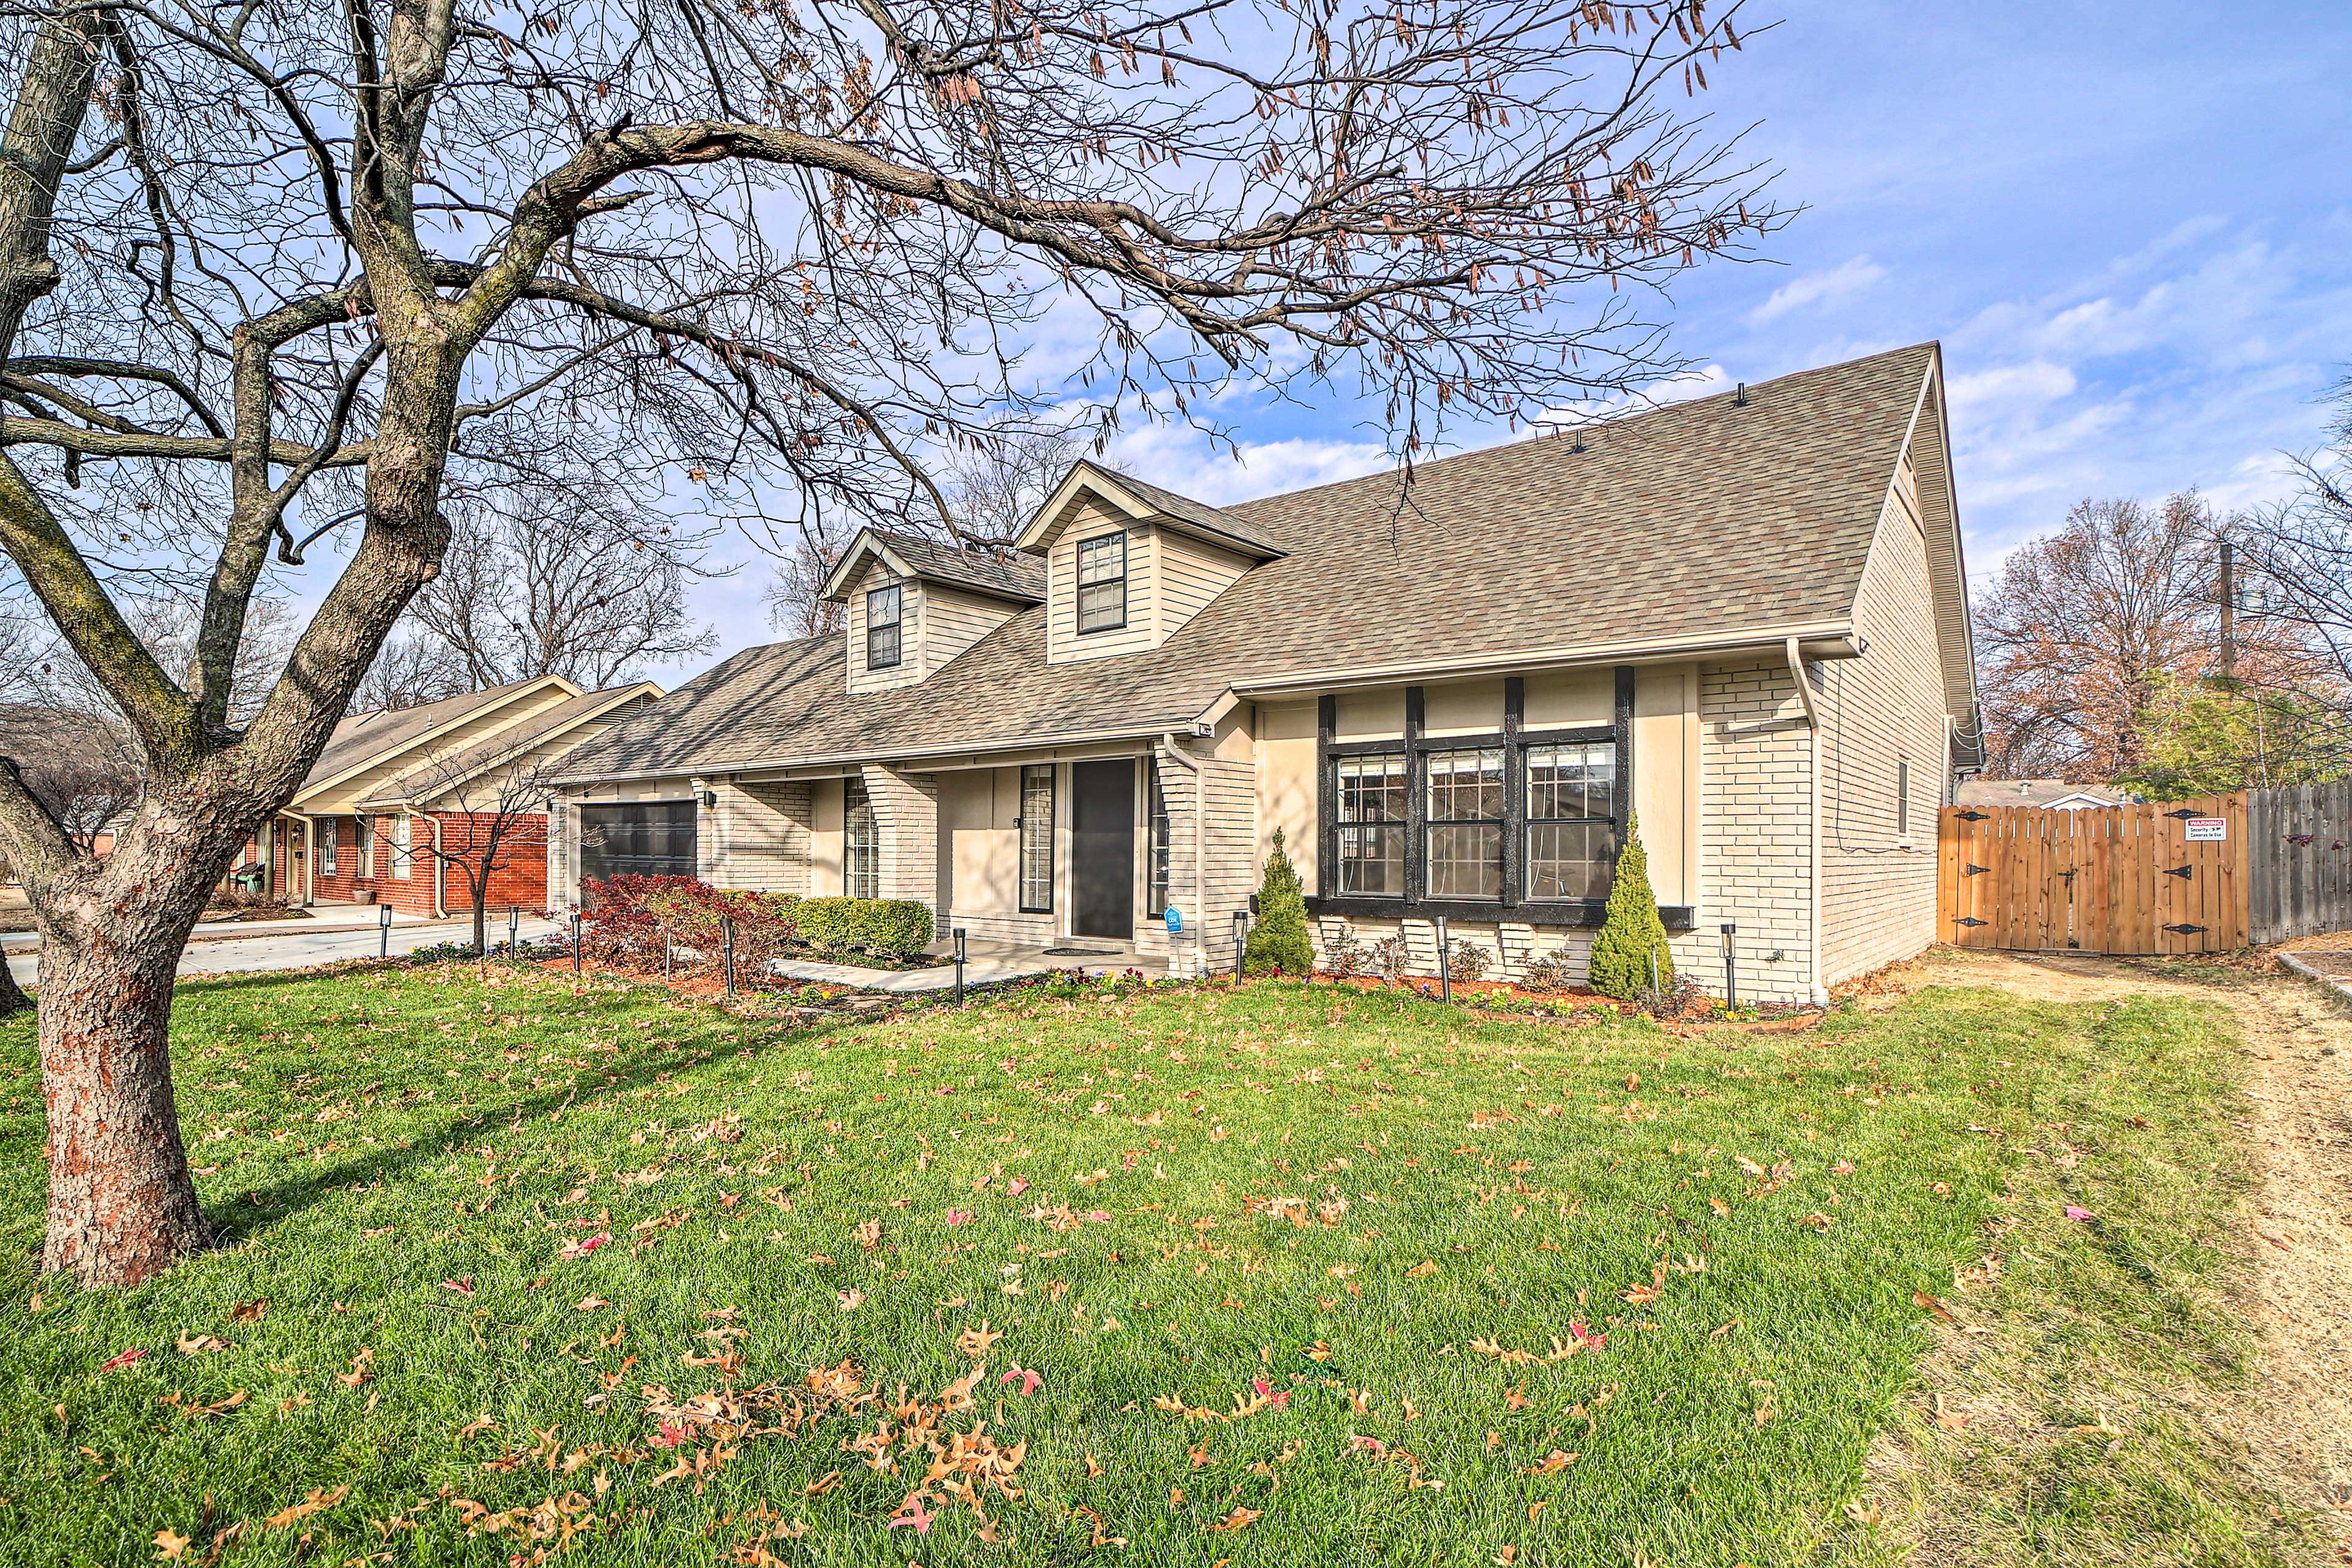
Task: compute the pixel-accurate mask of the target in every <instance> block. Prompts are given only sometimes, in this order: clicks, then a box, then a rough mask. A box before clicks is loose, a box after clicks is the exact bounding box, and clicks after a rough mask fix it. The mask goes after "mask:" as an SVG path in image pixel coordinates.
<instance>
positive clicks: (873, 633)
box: [866, 583, 906, 669]
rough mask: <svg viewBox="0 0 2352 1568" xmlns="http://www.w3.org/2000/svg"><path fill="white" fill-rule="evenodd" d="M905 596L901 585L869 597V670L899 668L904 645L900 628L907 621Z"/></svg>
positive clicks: (867, 613)
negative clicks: (900, 651) (900, 588)
mask: <svg viewBox="0 0 2352 1568" xmlns="http://www.w3.org/2000/svg"><path fill="white" fill-rule="evenodd" d="M905 604H906V600H905V596H904V595H901V594H900V593H899V591H898V584H896V583H893V584H890V585H889V586H888V587H887V588H877V589H874V590H873V591H872V592H871V593H868V594H867V595H866V668H868V669H896V668H898V655H899V650H900V647H901V646H902V644H901V640H900V637H899V626H900V623H901V621H902V620H903V618H904V606H905Z"/></svg>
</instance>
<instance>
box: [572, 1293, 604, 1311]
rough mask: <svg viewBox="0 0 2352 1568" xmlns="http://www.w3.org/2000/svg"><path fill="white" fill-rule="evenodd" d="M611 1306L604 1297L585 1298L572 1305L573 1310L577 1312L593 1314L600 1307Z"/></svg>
mask: <svg viewBox="0 0 2352 1568" xmlns="http://www.w3.org/2000/svg"><path fill="white" fill-rule="evenodd" d="M611 1305H612V1303H611V1302H610V1301H607V1300H604V1297H602V1296H583V1297H581V1298H580V1300H577V1301H575V1302H573V1303H572V1310H573V1311H575V1312H593V1311H594V1310H596V1309H597V1308H599V1307H609V1306H611Z"/></svg>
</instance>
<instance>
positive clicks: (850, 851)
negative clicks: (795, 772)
mask: <svg viewBox="0 0 2352 1568" xmlns="http://www.w3.org/2000/svg"><path fill="white" fill-rule="evenodd" d="M841 805H842V813H841V825H842V834H841V843H842V854H841V890H842V891H843V892H845V893H846V894H848V895H849V896H850V897H851V898H853V899H878V898H880V897H881V896H882V834H881V827H880V825H879V824H878V823H877V822H876V821H875V820H874V799H873V797H872V796H871V795H867V794H866V782H865V781H864V780H863V779H845V780H844V781H843V782H842V786H841Z"/></svg>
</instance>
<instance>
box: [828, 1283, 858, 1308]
mask: <svg viewBox="0 0 2352 1568" xmlns="http://www.w3.org/2000/svg"><path fill="white" fill-rule="evenodd" d="M834 1299H835V1300H836V1301H838V1302H839V1303H840V1304H841V1310H843V1311H845V1312H854V1311H856V1310H857V1309H858V1308H860V1307H862V1306H864V1305H865V1304H866V1292H865V1291H863V1290H860V1289H857V1288H856V1286H854V1285H853V1286H851V1287H850V1288H849V1289H846V1290H836V1291H835V1292H834Z"/></svg>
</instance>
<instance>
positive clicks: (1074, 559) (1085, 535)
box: [1045, 497, 1158, 664]
mask: <svg viewBox="0 0 2352 1568" xmlns="http://www.w3.org/2000/svg"><path fill="white" fill-rule="evenodd" d="M1065 515H1066V520H1067V521H1066V523H1065V524H1064V526H1063V528H1062V531H1060V532H1059V533H1057V534H1055V536H1054V540H1053V542H1052V543H1051V544H1050V545H1049V546H1048V547H1047V548H1046V551H1045V594H1046V599H1045V658H1046V659H1047V661H1048V662H1049V663H1054V664H1062V663H1066V662H1068V661H1070V660H1073V659H1081V658H1109V657H1110V656H1112V655H1114V654H1122V653H1140V652H1142V651H1144V650H1145V649H1147V648H1150V647H1153V646H1155V644H1156V643H1157V641H1158V637H1157V626H1156V625H1155V623H1154V620H1153V618H1152V605H1153V599H1152V594H1153V581H1154V570H1155V565H1156V557H1157V550H1156V546H1155V541H1154V533H1155V531H1154V530H1153V529H1151V528H1150V527H1149V526H1148V525H1144V524H1139V523H1133V522H1130V521H1129V520H1128V519H1127V518H1125V517H1123V516H1121V515H1120V514H1118V513H1116V512H1113V511H1111V510H1109V509H1108V508H1107V507H1105V506H1103V505H1102V504H1101V503H1100V502H1098V501H1096V500H1091V499H1090V498H1083V497H1082V498H1080V499H1078V500H1074V501H1073V502H1072V503H1071V504H1070V505H1069V506H1068V507H1067V508H1066V509H1065ZM1122 529H1124V530H1125V531H1126V533H1127V625H1126V626H1122V627H1120V628H1119V629H1118V630H1117V631H1099V632H1088V633H1087V634H1085V635H1084V636H1080V635H1079V633H1078V546H1079V545H1080V544H1081V543H1083V542H1085V541H1087V540H1089V539H1099V538H1101V537H1102V536H1103V535H1104V534H1107V533H1116V532H1118V531H1121V530H1122Z"/></svg>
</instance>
